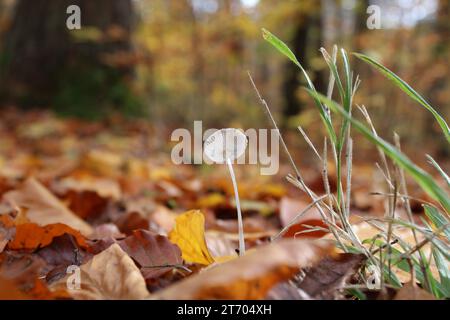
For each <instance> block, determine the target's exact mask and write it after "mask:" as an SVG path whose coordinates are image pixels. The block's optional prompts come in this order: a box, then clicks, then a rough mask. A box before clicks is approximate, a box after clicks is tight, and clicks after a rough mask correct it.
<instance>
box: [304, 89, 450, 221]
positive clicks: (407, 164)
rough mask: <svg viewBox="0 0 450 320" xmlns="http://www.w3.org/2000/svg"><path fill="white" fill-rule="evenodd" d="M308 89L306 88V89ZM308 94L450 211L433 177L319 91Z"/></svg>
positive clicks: (443, 194) (442, 192)
mask: <svg viewBox="0 0 450 320" xmlns="http://www.w3.org/2000/svg"><path fill="white" fill-rule="evenodd" d="M306 90H308V89H306ZM308 92H309V94H310V95H312V96H315V97H316V98H317V99H319V100H320V101H321V102H322V103H323V104H325V105H326V106H328V108H330V109H331V110H332V111H333V112H336V113H339V114H341V115H342V116H343V117H345V118H346V119H348V120H349V121H350V122H351V123H352V125H353V126H354V128H356V129H357V130H358V131H360V132H361V133H362V134H363V135H364V136H365V137H366V138H367V139H368V140H370V141H371V142H372V143H374V144H376V145H377V146H379V147H380V148H381V149H382V150H383V151H384V153H385V154H386V155H387V156H389V157H390V158H391V159H392V160H393V161H395V162H396V163H397V164H398V165H399V166H400V167H402V168H403V169H404V170H405V171H406V172H408V173H409V174H410V175H411V176H412V178H414V180H415V181H416V182H417V183H418V184H419V185H420V187H421V188H422V189H423V190H424V191H425V192H426V193H427V194H428V195H430V196H431V197H432V198H433V199H435V200H437V201H439V202H440V203H441V204H442V206H443V207H444V208H445V210H446V211H447V212H450V197H449V196H448V195H447V194H446V193H445V192H444V191H443V190H442V188H441V187H440V186H439V185H437V184H436V182H434V180H433V178H432V177H431V176H430V175H429V174H428V173H426V172H425V171H423V170H422V169H421V168H419V167H418V166H416V165H415V164H414V163H413V162H412V161H411V160H410V159H409V158H408V157H407V156H405V155H404V154H403V153H402V152H400V151H399V150H398V149H397V148H395V147H394V146H393V145H391V144H390V143H388V142H386V141H385V140H383V139H381V138H380V137H378V136H375V135H374V134H373V133H372V131H370V130H369V129H368V128H367V127H366V126H364V125H363V124H362V123H361V122H359V121H358V120H356V119H354V118H352V117H351V116H350V115H349V114H348V113H347V112H346V111H345V110H344V109H343V108H342V107H341V106H340V105H339V104H337V103H336V102H334V101H332V100H330V99H328V98H327V97H325V96H323V95H321V94H320V93H317V92H313V91H311V90H308Z"/></svg>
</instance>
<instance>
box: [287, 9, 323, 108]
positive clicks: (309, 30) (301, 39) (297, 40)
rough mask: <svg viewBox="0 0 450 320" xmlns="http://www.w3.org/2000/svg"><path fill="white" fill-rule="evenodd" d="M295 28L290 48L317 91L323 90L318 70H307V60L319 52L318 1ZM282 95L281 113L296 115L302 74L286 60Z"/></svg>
mask: <svg viewBox="0 0 450 320" xmlns="http://www.w3.org/2000/svg"><path fill="white" fill-rule="evenodd" d="M299 20H300V23H299V24H298V26H297V27H296V29H295V32H294V37H293V39H292V41H291V46H290V47H291V49H292V51H293V52H294V54H295V56H296V57H297V58H298V60H299V61H300V63H301V64H302V66H303V67H304V68H305V70H307V72H308V73H309V75H310V77H311V78H312V79H313V82H314V86H315V87H316V89H317V90H318V91H319V92H323V89H324V87H325V84H324V80H323V74H322V72H319V71H314V70H308V69H309V67H310V65H309V63H308V62H309V60H310V59H311V58H312V57H314V56H316V55H318V54H320V53H319V49H320V47H321V46H322V45H323V43H322V32H321V29H322V17H321V10H320V2H319V1H318V2H317V4H316V8H314V12H307V13H304V17H303V19H299ZM284 75H285V77H284V80H283V88H282V90H283V95H284V97H285V103H284V110H283V114H284V115H285V116H286V117H290V116H294V115H297V114H298V113H299V112H300V111H301V110H302V105H301V102H300V101H299V99H298V95H297V93H298V90H299V88H300V86H301V85H302V83H304V82H303V81H302V79H303V74H301V73H300V70H299V68H297V67H296V66H295V65H293V64H292V62H291V61H287V62H286V65H285V68H284Z"/></svg>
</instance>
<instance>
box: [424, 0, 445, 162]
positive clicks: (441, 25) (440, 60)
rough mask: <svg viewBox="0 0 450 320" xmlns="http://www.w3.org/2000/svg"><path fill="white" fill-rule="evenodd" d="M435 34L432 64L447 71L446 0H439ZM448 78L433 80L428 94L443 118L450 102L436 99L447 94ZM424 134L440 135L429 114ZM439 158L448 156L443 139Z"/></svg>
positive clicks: (441, 77)
mask: <svg viewBox="0 0 450 320" xmlns="http://www.w3.org/2000/svg"><path fill="white" fill-rule="evenodd" d="M433 29H434V32H435V34H436V35H437V36H438V37H439V41H438V42H437V43H436V45H435V46H434V48H433V52H432V54H433V57H434V59H433V63H434V64H435V65H441V66H442V68H446V67H447V69H448V57H449V55H450V46H449V45H448V39H449V38H450V2H449V1H448V0H439V1H438V8H437V14H436V20H435V23H434V26H433ZM449 81H450V80H449V79H448V77H447V76H446V75H445V74H444V75H442V76H440V77H438V78H437V79H436V80H435V83H434V85H433V87H432V90H431V92H430V97H429V99H430V103H431V104H432V105H433V106H434V107H435V108H436V109H437V111H438V112H439V113H440V114H441V115H442V116H443V117H444V118H445V119H448V117H449V116H450V112H449V109H450V108H449V105H450V102H449V101H448V100H447V99H439V98H438V97H440V96H441V97H442V96H447V97H448V94H444V92H446V91H447V92H448V87H449V86H450V84H449ZM425 123H426V132H427V133H428V135H429V136H430V138H432V139H433V138H434V137H436V136H437V135H441V133H440V130H439V128H438V126H437V124H436V121H435V119H434V118H433V116H432V115H431V114H430V113H427V114H426V122H425ZM438 153H439V156H441V157H443V158H445V157H448V156H449V154H450V149H449V148H448V145H447V144H446V143H445V139H442V143H441V144H440V148H439V149H438Z"/></svg>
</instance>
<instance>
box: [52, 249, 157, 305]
mask: <svg viewBox="0 0 450 320" xmlns="http://www.w3.org/2000/svg"><path fill="white" fill-rule="evenodd" d="M80 275H81V288H80V289H75V288H74V289H68V293H69V294H70V295H71V296H72V297H73V298H75V299H81V300H86V299H93V300H103V299H143V298H145V297H148V296H149V292H148V291H147V288H146V285H145V280H144V278H143V277H142V275H141V273H140V272H139V269H138V268H137V267H136V265H135V264H134V262H133V260H132V259H131V258H130V257H129V256H128V255H127V254H126V253H125V252H124V251H123V250H122V249H121V248H120V246H119V245H118V244H117V243H115V244H113V245H111V246H110V247H109V248H108V249H106V250H105V251H103V252H101V253H100V254H98V255H96V256H94V257H93V258H92V259H91V260H90V261H89V262H88V263H86V264H84V265H82V266H81V273H80ZM66 280H67V279H66V278H65V279H64V280H63V281H61V282H60V283H59V286H61V285H62V286H64V285H65V284H66Z"/></svg>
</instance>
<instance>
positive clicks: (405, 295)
mask: <svg viewBox="0 0 450 320" xmlns="http://www.w3.org/2000/svg"><path fill="white" fill-rule="evenodd" d="M394 300H436V298H435V297H434V296H433V295H432V294H431V293H428V292H427V291H425V290H424V289H422V288H419V287H418V286H417V285H415V284H412V283H411V282H408V283H407V284H405V285H404V286H403V287H402V288H401V289H400V290H398V292H397V294H396V295H395V297H394Z"/></svg>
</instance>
